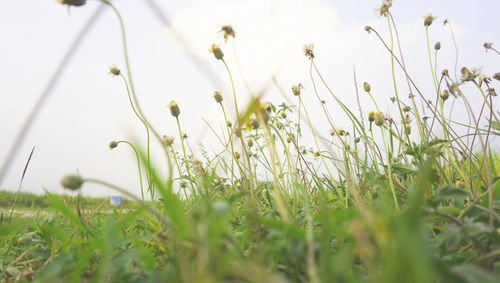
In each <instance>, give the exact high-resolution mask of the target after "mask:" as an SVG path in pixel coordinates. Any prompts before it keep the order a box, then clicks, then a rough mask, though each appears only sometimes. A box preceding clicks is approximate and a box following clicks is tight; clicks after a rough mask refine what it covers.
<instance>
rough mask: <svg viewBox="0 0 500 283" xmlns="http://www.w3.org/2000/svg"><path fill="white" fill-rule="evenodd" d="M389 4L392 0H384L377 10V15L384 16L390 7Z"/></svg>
mask: <svg viewBox="0 0 500 283" xmlns="http://www.w3.org/2000/svg"><path fill="white" fill-rule="evenodd" d="M391 6H392V0H384V1H383V2H382V5H381V6H380V8H379V9H378V10H377V11H378V14H379V16H384V17H385V16H386V15H387V13H388V12H389V8H391Z"/></svg>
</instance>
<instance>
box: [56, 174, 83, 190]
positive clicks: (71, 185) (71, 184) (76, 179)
mask: <svg viewBox="0 0 500 283" xmlns="http://www.w3.org/2000/svg"><path fill="white" fill-rule="evenodd" d="M84 182H85V180H83V178H82V177H81V176H80V175H66V176H64V177H63V178H62V179H61V185H62V186H63V187H64V188H66V189H68V190H72V191H76V190H78V189H80V188H81V187H82V185H83V183H84Z"/></svg>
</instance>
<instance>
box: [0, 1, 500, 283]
mask: <svg viewBox="0 0 500 283" xmlns="http://www.w3.org/2000/svg"><path fill="white" fill-rule="evenodd" d="M61 2H63V3H65V4H68V5H71V6H77V5H83V4H85V1H75V0H63V1H61ZM103 3H105V4H106V5H108V6H109V7H111V8H112V10H113V11H114V13H115V14H116V16H118V18H119V21H120V22H121V23H122V26H121V28H122V35H123V48H124V57H125V62H126V63H127V64H126V65H125V66H123V68H121V67H119V66H111V67H110V70H109V71H110V74H111V75H112V76H113V79H116V80H120V82H122V83H123V91H124V93H125V94H124V95H127V96H128V101H129V103H130V105H129V106H130V111H132V112H133V113H134V115H135V117H136V119H137V122H138V123H141V124H142V125H143V126H144V135H145V136H146V137H147V144H146V145H145V146H144V147H142V146H140V145H139V144H138V143H135V142H134V141H127V140H120V141H112V142H110V144H109V148H110V149H111V150H113V149H115V148H116V147H128V148H130V149H131V150H132V151H133V152H134V157H135V159H134V160H132V161H131V162H133V163H134V166H135V165H137V174H138V176H139V177H140V180H141V184H140V188H138V191H139V190H140V192H139V193H138V194H132V193H130V192H128V191H127V190H125V189H123V188H121V187H119V186H116V185H114V184H111V183H108V182H107V181H106V180H105V179H104V180H101V179H94V178H88V177H87V176H81V175H78V174H68V175H66V176H61V177H62V179H61V185H62V186H63V187H65V188H66V189H67V190H69V191H71V193H69V194H68V195H56V194H52V193H50V192H48V191H46V194H45V195H42V196H39V195H33V194H27V193H19V192H17V193H15V192H14V193H8V192H2V191H0V214H1V217H0V279H1V282H13V281H21V282H23V281H35V282H163V281H165V282H498V278H500V157H499V156H498V153H497V149H496V148H495V147H494V144H495V143H494V142H492V141H494V140H495V137H496V136H498V135H500V120H499V118H498V117H499V116H500V112H499V111H498V107H497V106H496V102H497V98H496V93H495V90H494V86H496V87H497V88H498V87H499V86H500V84H499V81H500V73H494V74H483V73H482V72H481V70H480V69H475V68H472V67H471V68H469V67H465V66H464V67H461V68H459V70H460V73H459V77H458V78H457V79H455V78H454V76H453V75H451V70H450V71H448V70H447V69H438V67H437V65H438V63H437V60H438V57H439V55H440V53H439V51H440V49H441V44H440V43H439V42H437V43H436V42H434V43H431V42H429V40H428V41H427V46H425V48H426V51H427V52H428V58H429V61H428V62H423V63H422V64H428V65H429V72H428V76H429V77H430V78H432V82H433V89H434V92H433V93H432V99H429V98H430V97H429V94H425V95H424V94H423V93H422V92H421V90H420V89H419V87H418V85H417V84H416V83H414V78H413V77H412V76H411V75H410V74H409V72H408V71H407V68H406V66H405V62H404V58H405V57H404V56H405V55H404V54H403V53H402V52H401V50H400V49H399V47H400V40H399V35H398V33H397V26H396V25H395V22H394V19H393V16H392V14H391V13H390V8H391V1H384V2H383V4H382V6H381V7H380V8H379V14H380V19H379V20H381V21H382V20H383V21H387V28H388V29H389V30H390V35H391V36H390V37H389V38H383V37H381V36H380V35H379V32H378V31H377V30H375V29H374V28H372V27H370V26H366V27H365V30H366V32H367V33H368V34H367V36H370V37H374V38H376V40H377V41H376V42H377V43H378V44H380V45H382V46H384V48H386V49H387V54H388V56H389V57H388V60H390V61H391V65H392V73H391V74H390V75H391V76H392V78H393V82H394V84H393V85H394V97H393V99H391V100H392V105H393V106H394V108H395V109H396V111H395V112H394V113H393V116H392V117H391V116H389V115H388V114H387V113H384V112H383V111H384V110H383V108H382V107H381V106H382V102H381V101H380V100H378V99H377V95H376V90H372V87H371V85H370V83H368V82H358V81H355V82H356V83H355V85H354V86H353V87H354V88H355V90H356V95H357V100H358V105H346V104H345V103H344V102H343V100H342V97H341V96H340V95H339V94H337V93H336V92H335V86H334V85H330V84H329V83H328V81H329V78H327V77H323V75H322V72H321V70H320V68H319V67H318V66H317V65H316V61H317V60H321V57H320V56H317V54H315V50H314V46H313V45H306V46H304V48H303V50H302V51H303V54H302V55H303V56H305V58H304V60H308V62H309V63H310V74H311V76H310V78H309V77H307V78H304V80H312V84H313V85H314V88H312V89H311V88H310V89H304V87H303V86H302V84H300V83H297V84H296V85H293V86H286V87H282V88H281V90H282V92H283V96H285V97H287V99H285V102H283V103H281V104H279V105H274V104H272V103H269V102H266V101H264V99H263V96H262V95H261V94H260V93H252V92H250V95H251V99H250V103H248V104H246V105H240V104H238V101H239V100H238V99H237V98H238V97H239V95H245V94H237V93H236V90H235V87H234V81H233V73H234V72H237V71H238V70H237V68H234V69H232V67H231V66H233V65H234V66H236V63H235V64H229V63H230V62H226V58H227V57H225V55H224V52H230V48H228V47H227V46H224V45H223V46H219V45H216V44H214V45H212V46H211V48H210V52H211V53H213V57H214V58H213V60H215V62H217V64H221V66H224V70H225V71H227V72H226V73H224V75H225V76H226V78H227V82H228V84H231V86H232V93H220V92H218V91H216V92H214V93H213V98H214V100H213V103H214V104H217V105H218V107H219V108H220V116H221V117H224V121H226V123H225V124H224V125H222V127H218V128H212V129H211V131H212V132H211V134H213V135H214V136H216V138H217V139H218V140H219V141H220V144H219V148H220V153H219V154H217V155H211V154H210V153H208V152H203V158H202V160H198V159H196V158H195V157H194V154H193V153H192V151H191V145H190V144H189V139H187V138H186V136H185V134H184V129H183V124H182V121H183V119H187V118H188V117H185V116H183V108H182V107H183V105H179V104H177V103H176V102H175V101H171V102H170V104H169V105H168V110H167V111H170V114H171V116H172V117H171V119H172V121H174V122H175V123H176V125H177V129H178V132H177V133H176V134H175V135H174V134H172V133H170V135H163V134H162V133H159V132H158V131H157V130H156V128H155V127H154V125H152V124H151V123H150V122H149V120H148V118H147V116H148V115H147V114H148V113H146V112H143V109H142V108H141V107H140V104H139V103H138V101H139V99H140V97H137V96H136V93H135V89H134V86H133V82H132V81H133V80H132V76H131V73H132V72H133V70H131V69H130V68H129V64H128V60H129V58H128V57H127V56H128V55H127V52H126V50H127V49H126V47H127V45H126V44H127V43H126V37H125V35H126V31H125V29H124V26H123V22H122V19H121V16H120V14H119V11H118V9H117V8H116V7H114V6H113V4H111V3H109V2H107V1H103ZM445 24H446V23H445ZM434 25H436V21H435V18H434V17H433V16H432V15H430V14H429V15H428V16H426V17H425V18H424V19H422V25H421V28H422V32H425V33H426V35H427V38H429V34H430V33H432V28H433V26H434ZM450 30H452V28H451V27H450ZM219 35H220V36H223V37H224V38H225V39H226V40H227V41H232V40H237V34H236V33H235V31H234V30H233V28H232V27H231V26H230V25H225V26H222V28H221V32H220V34H219ZM484 47H485V48H486V50H488V52H489V53H490V56H492V58H493V59H492V60H498V58H499V57H498V56H500V53H499V52H498V51H497V50H496V49H495V48H494V46H493V45H492V44H490V43H485V45H484ZM297 54H298V55H297V56H300V50H298V51H297ZM406 56H409V55H406ZM232 63H234V62H232ZM499 71H500V70H499ZM232 72H233V73H232ZM396 72H397V73H400V74H403V77H404V79H405V84H399V83H397V81H398V80H397V78H396ZM313 75H314V77H313ZM276 84H277V85H278V83H276ZM280 87H281V86H280ZM316 87H318V89H319V87H321V89H322V91H321V92H320V91H318V90H317V88H316ZM403 93H404V95H403ZM407 93H410V96H409V97H408V95H407ZM305 95H307V96H314V97H317V104H316V107H315V108H311V107H310V106H309V105H308V106H306V104H305V103H304V102H303V98H302V97H303V96H305ZM472 95H473V96H474V99H480V101H481V103H480V105H481V107H479V108H478V109H476V108H475V107H473V104H471V102H470V99H471V96H472ZM229 98H232V99H234V104H233V103H228V102H227V101H228V100H231V99H229ZM323 99H329V100H331V101H334V103H335V104H336V105H337V106H338V107H339V109H341V111H342V112H341V113H340V114H341V115H343V116H345V117H347V119H348V121H350V125H349V127H344V128H339V127H335V125H334V123H333V122H332V118H331V116H330V113H329V112H328V109H327V108H326V106H325V103H323V101H322V100H323ZM360 99H365V100H370V101H371V102H373V104H372V108H371V109H362V108H361V106H360V105H359V100H360ZM377 102H378V103H379V104H377ZM452 102H453V103H457V104H460V105H464V107H465V109H466V111H467V113H465V114H464V115H468V116H469V117H470V119H469V120H470V123H469V124H462V123H460V124H459V123H457V122H455V121H454V120H453V117H452V116H451V115H450V113H448V112H446V111H447V110H449V109H450V108H449V107H448V106H449V104H450V103H452ZM384 103H385V102H384ZM379 105H380V107H379ZM384 105H385V104H384ZM474 105H475V104H474ZM228 109H232V110H234V112H235V113H237V114H236V117H235V118H234V119H232V118H231V117H230V115H229V111H228ZM313 111H316V112H320V113H324V118H325V120H326V121H327V123H328V124H327V125H328V129H327V130H326V131H325V129H324V127H323V128H322V129H321V130H318V129H317V128H318V125H315V124H314V123H312V121H311V119H310V116H309V115H310V114H311V113H312V112H313ZM340 114H338V115H340ZM218 129H223V131H222V132H220V131H218ZM325 132H326V133H325ZM462 132H465V133H464V134H462ZM436 133H439V134H436ZM153 144H155V145H160V146H161V148H162V150H163V154H164V156H162V159H163V160H164V161H165V163H167V164H168V166H167V168H168V172H167V173H166V177H163V175H162V174H160V173H159V172H158V171H159V169H157V168H158V167H155V164H154V162H153V158H152V156H151V150H150V147H152V146H153ZM338 153H340V154H338ZM28 166H29V160H28V161H27V163H26V168H27V167H28ZM23 177H24V174H23ZM21 182H22V179H21ZM91 183H92V184H98V185H102V186H104V187H107V188H111V189H113V190H114V191H115V192H116V193H117V194H121V195H123V196H125V198H126V199H125V200H124V203H123V204H122V205H120V206H110V204H109V199H108V198H89V197H82V196H81V195H80V193H81V192H82V191H85V187H86V185H87V184H91ZM20 187H21V186H20Z"/></svg>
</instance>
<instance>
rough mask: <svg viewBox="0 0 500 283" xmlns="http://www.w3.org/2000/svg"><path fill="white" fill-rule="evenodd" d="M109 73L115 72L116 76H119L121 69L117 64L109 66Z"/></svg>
mask: <svg viewBox="0 0 500 283" xmlns="http://www.w3.org/2000/svg"><path fill="white" fill-rule="evenodd" d="M109 73H110V74H113V75H114V76H119V75H120V69H118V67H117V66H116V65H113V66H111V67H109Z"/></svg>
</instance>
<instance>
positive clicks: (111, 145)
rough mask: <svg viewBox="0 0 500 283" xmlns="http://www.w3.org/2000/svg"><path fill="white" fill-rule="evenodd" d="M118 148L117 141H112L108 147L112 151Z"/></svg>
mask: <svg viewBox="0 0 500 283" xmlns="http://www.w3.org/2000/svg"><path fill="white" fill-rule="evenodd" d="M117 146H118V142H116V141H112V142H110V143H109V144H108V147H109V149H110V150H111V149H113V148H115V147H117Z"/></svg>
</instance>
